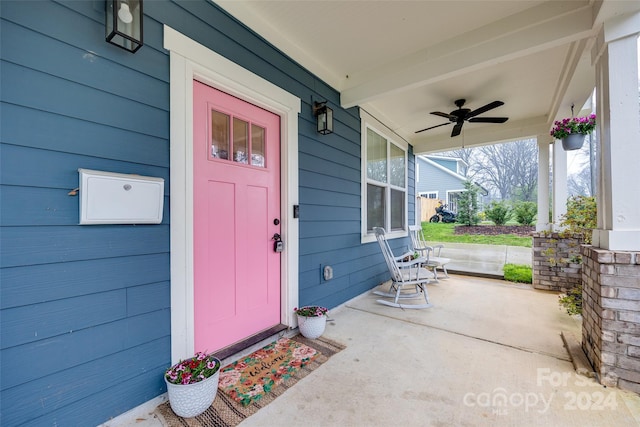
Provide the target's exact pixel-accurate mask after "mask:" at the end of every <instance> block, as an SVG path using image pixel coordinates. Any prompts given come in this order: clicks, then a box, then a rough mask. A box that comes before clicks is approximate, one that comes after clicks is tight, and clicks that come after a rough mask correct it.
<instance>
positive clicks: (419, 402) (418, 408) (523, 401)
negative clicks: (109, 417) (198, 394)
mask: <svg viewBox="0 0 640 427" xmlns="http://www.w3.org/2000/svg"><path fill="white" fill-rule="evenodd" d="M429 294H430V298H431V301H432V302H433V304H434V306H433V307H432V308H430V309H423V310H401V309H397V308H392V307H387V306H383V305H380V304H378V303H376V302H375V300H376V299H377V297H376V296H374V295H372V294H371V293H366V294H364V295H362V296H361V297H359V298H356V299H355V300H352V301H351V302H349V303H347V304H346V305H344V306H342V307H340V308H339V309H336V310H333V311H332V313H331V317H332V318H333V319H334V321H333V322H330V324H329V325H328V326H327V331H326V332H325V336H326V337H327V338H330V339H333V340H335V341H338V342H341V343H344V344H345V345H346V346H347V348H346V349H345V350H343V351H342V352H340V353H338V354H337V355H335V356H333V357H332V358H331V359H330V360H329V361H328V362H327V363H326V364H324V365H323V366H322V367H320V368H319V369H317V370H316V371H314V372H313V373H312V374H311V375H309V376H308V377H306V378H304V379H303V380H301V381H300V382H299V383H298V384H296V386H295V387H293V388H292V389H290V390H288V391H287V392H286V393H284V394H283V395H282V396H281V397H279V398H278V399H277V400H276V401H274V402H273V403H272V404H270V405H269V406H268V407H266V408H264V409H262V410H260V411H259V412H258V413H257V414H255V415H253V416H252V417H250V418H248V419H247V420H245V421H244V422H243V423H242V424H241V426H245V427H249V426H261V427H263V426H297V425H306V426H398V425H402V426H495V425H508V426H581V427H584V426H635V425H638V424H639V422H640V397H639V396H638V395H636V394H633V393H628V392H623V391H621V390H617V389H612V388H604V387H602V386H600V385H598V384H597V383H596V382H595V381H594V380H592V379H589V378H587V377H583V376H578V375H577V374H575V371H574V370H573V366H572V364H571V362H570V360H569V356H568V353H567V351H566V350H565V348H564V347H563V343H562V340H561V338H560V332H561V330H564V331H565V333H573V334H579V331H580V321H579V320H578V319H575V318H573V317H570V316H568V315H567V314H566V313H564V312H563V311H562V310H560V309H559V307H558V302H557V299H558V297H557V295H556V294H555V293H551V292H543V291H535V290H532V289H531V288H530V287H528V286H517V285H512V284H507V283H505V282H504V281H498V280H491V279H486V278H478V277H468V276H467V277H465V276H452V277H451V278H450V279H447V280H441V281H440V283H439V284H434V285H430V286H429Z"/></svg>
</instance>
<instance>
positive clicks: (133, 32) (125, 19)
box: [105, 0, 142, 53]
mask: <svg viewBox="0 0 640 427" xmlns="http://www.w3.org/2000/svg"><path fill="white" fill-rule="evenodd" d="M105 34H106V40H107V41H108V42H109V43H112V44H114V45H116V46H118V47H120V48H122V49H124V50H128V51H129V52H131V53H135V52H136V51H137V50H138V49H140V48H141V47H142V0H107V1H106V23H105Z"/></svg>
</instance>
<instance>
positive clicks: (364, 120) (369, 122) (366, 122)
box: [360, 109, 409, 243]
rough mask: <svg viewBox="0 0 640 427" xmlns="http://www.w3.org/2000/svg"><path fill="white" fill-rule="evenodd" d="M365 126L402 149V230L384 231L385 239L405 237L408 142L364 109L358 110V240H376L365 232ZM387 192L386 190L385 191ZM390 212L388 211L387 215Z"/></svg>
mask: <svg viewBox="0 0 640 427" xmlns="http://www.w3.org/2000/svg"><path fill="white" fill-rule="evenodd" d="M367 128H369V129H372V130H373V131H375V132H376V133H378V134H380V135H382V136H384V137H385V138H386V139H387V141H389V142H390V143H392V144H394V145H396V146H397V147H399V148H401V149H402V150H404V160H405V161H404V167H405V171H404V190H405V197H404V224H403V227H404V230H398V231H389V230H386V227H385V230H386V231H387V233H386V237H387V239H397V238H401V237H407V236H408V235H409V234H408V229H409V227H408V222H409V144H407V142H406V141H404V140H402V139H399V138H398V136H397V135H395V134H393V133H392V132H390V131H389V130H388V129H387V128H386V127H385V126H384V125H383V124H382V123H380V122H379V121H378V120H376V119H375V118H374V117H373V116H371V115H370V114H368V113H367V112H366V111H364V110H362V109H361V110H360V135H361V144H360V147H361V152H360V160H361V165H362V167H361V169H362V171H361V174H362V175H361V180H360V181H361V183H362V186H361V192H362V196H361V198H360V199H361V202H362V204H361V209H360V224H361V233H360V234H361V236H360V241H361V243H369V242H375V241H376V237H375V235H374V234H373V233H368V232H367V182H368V178H367V144H366V139H367ZM387 193H388V192H387ZM389 197H390V195H389V194H387V198H389ZM388 200H389V199H387V205H388ZM389 214H390V213H388V215H389ZM386 221H387V219H385V222H386Z"/></svg>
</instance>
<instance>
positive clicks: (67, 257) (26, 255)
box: [0, 225, 169, 268]
mask: <svg viewBox="0 0 640 427" xmlns="http://www.w3.org/2000/svg"><path fill="white" fill-rule="evenodd" d="M0 248H1V249H2V252H3V258H2V265H1V266H2V267H3V268H4V267H18V266H23V265H38V264H47V263H56V262H69V261H80V260H88V259H100V258H109V257H122V256H134V255H142V254H158V253H163V252H168V251H169V227H168V226H165V225H138V226H134V225H91V226H84V227H64V226H62V227H58V226H52V227H6V228H5V229H4V230H3V232H2V242H1V243H0Z"/></svg>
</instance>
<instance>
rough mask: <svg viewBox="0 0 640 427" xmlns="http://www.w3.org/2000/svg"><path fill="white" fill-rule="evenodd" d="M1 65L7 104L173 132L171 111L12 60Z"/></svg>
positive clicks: (128, 127) (156, 132) (160, 134)
mask: <svg viewBox="0 0 640 427" xmlns="http://www.w3.org/2000/svg"><path fill="white" fill-rule="evenodd" d="M0 66H1V68H0V79H1V81H2V83H1V84H0V89H1V90H2V98H3V100H4V102H6V103H9V104H16V105H21V106H25V107H30V108H33V109H36V110H43V111H49V112H53V113H56V114H60V115H63V116H69V117H74V118H77V119H82V120H86V121H89V122H95V123H102V124H107V125H109V126H113V127H116V128H119V129H126V130H130V131H133V132H139V133H142V134H145V135H150V136H155V137H166V136H167V135H168V133H169V112H168V111H167V110H163V109H159V108H156V107H152V106H149V105H147V104H143V103H139V102H132V101H131V100H130V99H127V98H122V97H120V96H117V95H113V94H111V93H107V92H103V91H101V90H98V89H94V88H91V87H87V86H83V85H80V84H78V83H75V82H70V81H68V80H65V79H62V78H59V77H55V76H51V75H50V74H44V73H41V72H39V71H35V70H33V69H30V68H25V67H22V66H19V65H15V64H12V63H10V62H6V61H2V63H1V64H0ZM9 82H10V83H11V84H9ZM43 94H47V96H43Z"/></svg>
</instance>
